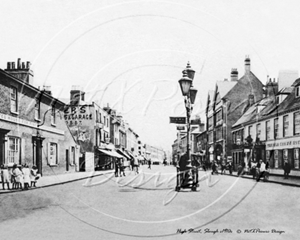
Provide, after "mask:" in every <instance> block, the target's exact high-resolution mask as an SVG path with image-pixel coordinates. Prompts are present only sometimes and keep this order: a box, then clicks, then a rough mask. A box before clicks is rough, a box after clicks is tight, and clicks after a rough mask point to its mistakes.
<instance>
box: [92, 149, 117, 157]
mask: <svg viewBox="0 0 300 240" xmlns="http://www.w3.org/2000/svg"><path fill="white" fill-rule="evenodd" d="M98 150H99V151H100V152H102V153H104V154H106V155H108V156H112V157H116V158H123V156H122V155H121V154H119V153H117V152H116V151H109V150H104V149H101V148H98Z"/></svg>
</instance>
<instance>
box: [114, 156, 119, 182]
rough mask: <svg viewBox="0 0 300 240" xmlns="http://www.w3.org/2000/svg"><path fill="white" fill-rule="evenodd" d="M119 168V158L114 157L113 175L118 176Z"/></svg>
mask: <svg viewBox="0 0 300 240" xmlns="http://www.w3.org/2000/svg"><path fill="white" fill-rule="evenodd" d="M119 169H120V160H119V159H118V158H116V160H115V177H118V176H119Z"/></svg>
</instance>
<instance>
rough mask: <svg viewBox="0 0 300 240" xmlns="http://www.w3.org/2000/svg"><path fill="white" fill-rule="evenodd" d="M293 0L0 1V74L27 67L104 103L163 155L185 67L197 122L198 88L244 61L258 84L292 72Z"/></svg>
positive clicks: (295, 47)
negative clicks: (20, 64) (12, 66)
mask: <svg viewBox="0 0 300 240" xmlns="http://www.w3.org/2000/svg"><path fill="white" fill-rule="evenodd" d="M299 5H300V4H299V3H298V1H296V0H294V1H293V0H291V1H286V0H285V1H279V0H272V1H270V0H264V1H258V0H254V1H244V0H231V1H225V0H215V1H198V0H183V1H181V0H172V1H171V0H169V1H168V0H166V1H160V0H157V1H156V0H148V1H146V0H138V1H130V0H110V1H108V0H106V1H104V0H97V1H96V0H89V1H82V0H80V1H79V0H64V1H62V0H27V1H21V0H9V1H8V0H2V1H1V7H0V15H1V21H0V29H1V33H2V34H1V44H0V50H1V51H0V52H1V56H0V68H1V69H5V68H6V64H7V62H11V61H15V62H16V61H17V59H18V58H21V60H22V61H30V62H31V63H32V66H31V68H32V70H33V71H34V85H35V86H43V85H45V86H51V89H52V92H53V96H54V97H57V98H69V96H70V90H71V87H72V86H73V85H76V86H80V87H81V88H82V89H83V91H85V92H86V100H87V101H94V102H96V103H98V104H99V105H100V106H101V107H104V106H107V105H109V106H111V107H112V108H114V109H116V110H117V112H118V113H120V114H122V115H123V118H124V119H125V120H126V121H127V122H128V123H129V125H130V126H131V127H132V129H133V130H134V131H135V132H136V133H138V135H139V136H140V139H141V141H142V142H144V143H147V144H150V145H154V146H157V147H162V148H164V149H165V150H169V151H170V150H171V145H172V143H173V142H174V140H175V139H176V125H175V124H170V123H169V117H170V116H185V107H184V101H183V97H182V94H181V91H180V88H179V84H178V80H179V79H180V78H181V77H182V70H183V69H184V68H185V67H186V64H187V62H188V61H189V62H190V64H191V67H192V68H193V69H194V70H195V71H196V75H195V78H194V81H193V85H194V87H195V88H196V89H198V94H197V98H196V102H195V105H194V109H193V114H199V115H200V116H201V118H202V121H205V119H204V116H205V114H204V113H205V112H204V111H205V105H206V101H207V94H208V91H209V90H211V89H214V87H215V83H216V81H220V80H224V79H225V78H227V79H230V71H231V69H232V68H237V69H238V72H239V76H240V77H241V76H242V75H243V74H244V59H245V56H246V55H249V56H250V59H251V70H252V72H253V73H254V74H255V75H256V76H257V77H258V78H259V79H260V80H261V81H262V83H265V82H266V80H267V76H269V77H272V78H277V77H278V73H279V71H281V70H286V69H291V70H298V71H299V68H300V66H299V64H300V47H299V42H300V31H299V29H300V14H299V11H298V9H299Z"/></svg>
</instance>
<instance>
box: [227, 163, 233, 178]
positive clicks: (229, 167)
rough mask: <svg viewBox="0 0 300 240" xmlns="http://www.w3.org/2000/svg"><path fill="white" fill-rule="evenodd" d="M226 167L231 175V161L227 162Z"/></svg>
mask: <svg viewBox="0 0 300 240" xmlns="http://www.w3.org/2000/svg"><path fill="white" fill-rule="evenodd" d="M227 168H228V170H229V173H230V175H232V163H231V161H229V162H228V164H227Z"/></svg>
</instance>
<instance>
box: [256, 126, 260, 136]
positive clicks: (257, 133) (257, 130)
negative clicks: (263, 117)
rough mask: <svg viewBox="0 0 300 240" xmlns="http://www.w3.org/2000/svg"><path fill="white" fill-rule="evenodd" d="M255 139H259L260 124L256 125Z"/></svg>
mask: <svg viewBox="0 0 300 240" xmlns="http://www.w3.org/2000/svg"><path fill="white" fill-rule="evenodd" d="M256 137H257V138H259V139H260V137H261V126H260V123H258V124H256Z"/></svg>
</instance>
